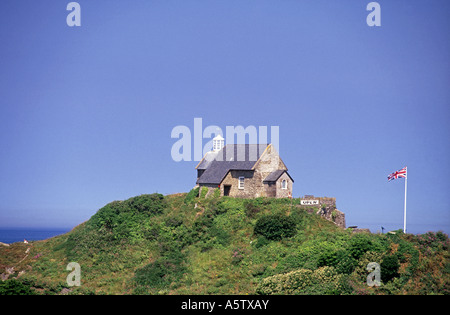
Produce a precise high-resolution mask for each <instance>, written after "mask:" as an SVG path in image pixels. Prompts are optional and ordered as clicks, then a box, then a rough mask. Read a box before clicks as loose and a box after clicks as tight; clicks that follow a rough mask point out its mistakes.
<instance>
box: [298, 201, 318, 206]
mask: <svg viewBox="0 0 450 315" xmlns="http://www.w3.org/2000/svg"><path fill="white" fill-rule="evenodd" d="M300 204H301V205H304V206H311V205H318V204H319V200H300Z"/></svg>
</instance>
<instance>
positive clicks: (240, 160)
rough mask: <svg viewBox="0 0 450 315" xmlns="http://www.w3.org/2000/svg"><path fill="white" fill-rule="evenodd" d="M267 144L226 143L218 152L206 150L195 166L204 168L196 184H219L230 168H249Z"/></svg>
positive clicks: (200, 168) (199, 168)
mask: <svg viewBox="0 0 450 315" xmlns="http://www.w3.org/2000/svg"><path fill="white" fill-rule="evenodd" d="M267 146H268V144H227V145H226V146H225V147H223V148H222V149H221V150H220V151H219V152H208V153H207V154H206V155H205V157H204V158H203V160H202V161H201V162H200V163H199V165H198V166H197V169H198V170H205V171H204V172H203V174H202V175H201V176H200V178H199V179H198V180H197V184H215V185H219V184H220V183H221V182H222V180H223V178H224V177H225V176H226V175H227V173H228V171H230V170H251V169H252V168H253V166H254V165H255V163H256V162H257V161H258V159H259V158H260V156H261V155H262V154H263V152H264V150H265V149H266V148H267Z"/></svg>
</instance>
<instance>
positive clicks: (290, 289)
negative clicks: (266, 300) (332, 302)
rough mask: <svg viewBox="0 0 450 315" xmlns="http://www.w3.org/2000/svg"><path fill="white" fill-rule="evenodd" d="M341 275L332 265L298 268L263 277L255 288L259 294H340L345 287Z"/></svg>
mask: <svg viewBox="0 0 450 315" xmlns="http://www.w3.org/2000/svg"><path fill="white" fill-rule="evenodd" d="M343 280H344V279H343V276H342V275H339V274H338V273H337V272H336V270H335V269H334V268H333V267H321V268H319V269H316V270H314V271H312V270H308V269H298V270H295V271H291V272H288V273H285V274H277V275H274V276H270V277H267V278H264V279H263V280H262V281H261V283H260V284H259V286H258V288H257V291H256V292H257V293H259V294H341V293H344V291H346V290H347V289H346V288H345V281H343Z"/></svg>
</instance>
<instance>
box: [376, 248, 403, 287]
mask: <svg viewBox="0 0 450 315" xmlns="http://www.w3.org/2000/svg"><path fill="white" fill-rule="evenodd" d="M399 267H400V264H399V262H398V258H397V255H390V256H386V257H384V258H383V261H382V262H381V264H380V269H381V281H383V282H384V283H386V282H388V281H390V280H392V279H393V278H395V277H398V276H399V274H398V268H399Z"/></svg>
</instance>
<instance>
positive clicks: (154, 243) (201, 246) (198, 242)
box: [0, 190, 450, 294]
mask: <svg viewBox="0 0 450 315" xmlns="http://www.w3.org/2000/svg"><path fill="white" fill-rule="evenodd" d="M196 193H198V191H194V190H193V191H191V192H190V193H188V194H186V193H185V194H175V195H169V196H163V195H160V194H150V195H141V196H137V197H133V198H130V199H128V200H125V201H114V202H111V203H109V204H107V205H106V206H104V207H103V208H101V209H100V210H98V212H97V213H96V214H95V215H93V216H92V217H91V219H90V220H88V221H87V222H84V223H82V224H80V225H78V226H77V227H75V228H74V229H73V230H72V231H71V232H69V233H67V234H64V235H61V236H58V237H54V238H51V239H48V240H45V241H38V242H31V243H30V244H23V243H15V244H12V245H11V246H9V247H6V246H0V273H3V276H4V277H5V276H6V274H8V272H6V268H8V270H9V274H8V280H6V281H3V282H2V281H0V294H2V293H3V294H6V293H8V292H16V293H24V294H31V293H36V294H61V293H70V294H449V293H450V276H449V272H450V261H449V257H450V255H449V244H450V243H449V239H448V237H447V235H445V234H443V233H441V232H437V233H433V232H429V233H427V234H423V235H412V234H403V233H402V232H401V231H397V234H383V235H380V234H368V233H367V234H355V233H352V231H350V230H343V229H341V228H339V227H337V226H336V225H335V224H334V223H332V222H329V221H327V220H324V219H322V218H321V217H320V216H318V215H315V214H310V213H308V212H307V211H305V209H302V208H301V207H300V206H298V203H299V201H298V200H295V199H294V200H293V202H292V203H293V204H294V205H292V204H291V200H289V199H272V198H256V199H251V200H245V199H238V198H230V197H218V196H217V195H216V196H210V197H208V198H205V196H204V194H201V196H200V197H196ZM69 262H77V263H79V264H80V266H81V286H80V287H72V288H69V287H68V286H67V283H66V277H67V276H68V274H69V273H70V271H67V270H66V266H67V264H68V263H69ZM369 262H377V263H379V264H380V266H381V279H382V284H381V286H379V287H369V286H368V285H367V284H366V278H367V275H368V274H369V271H367V265H368V263H369ZM11 267H13V269H11ZM16 278H17V279H16Z"/></svg>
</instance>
